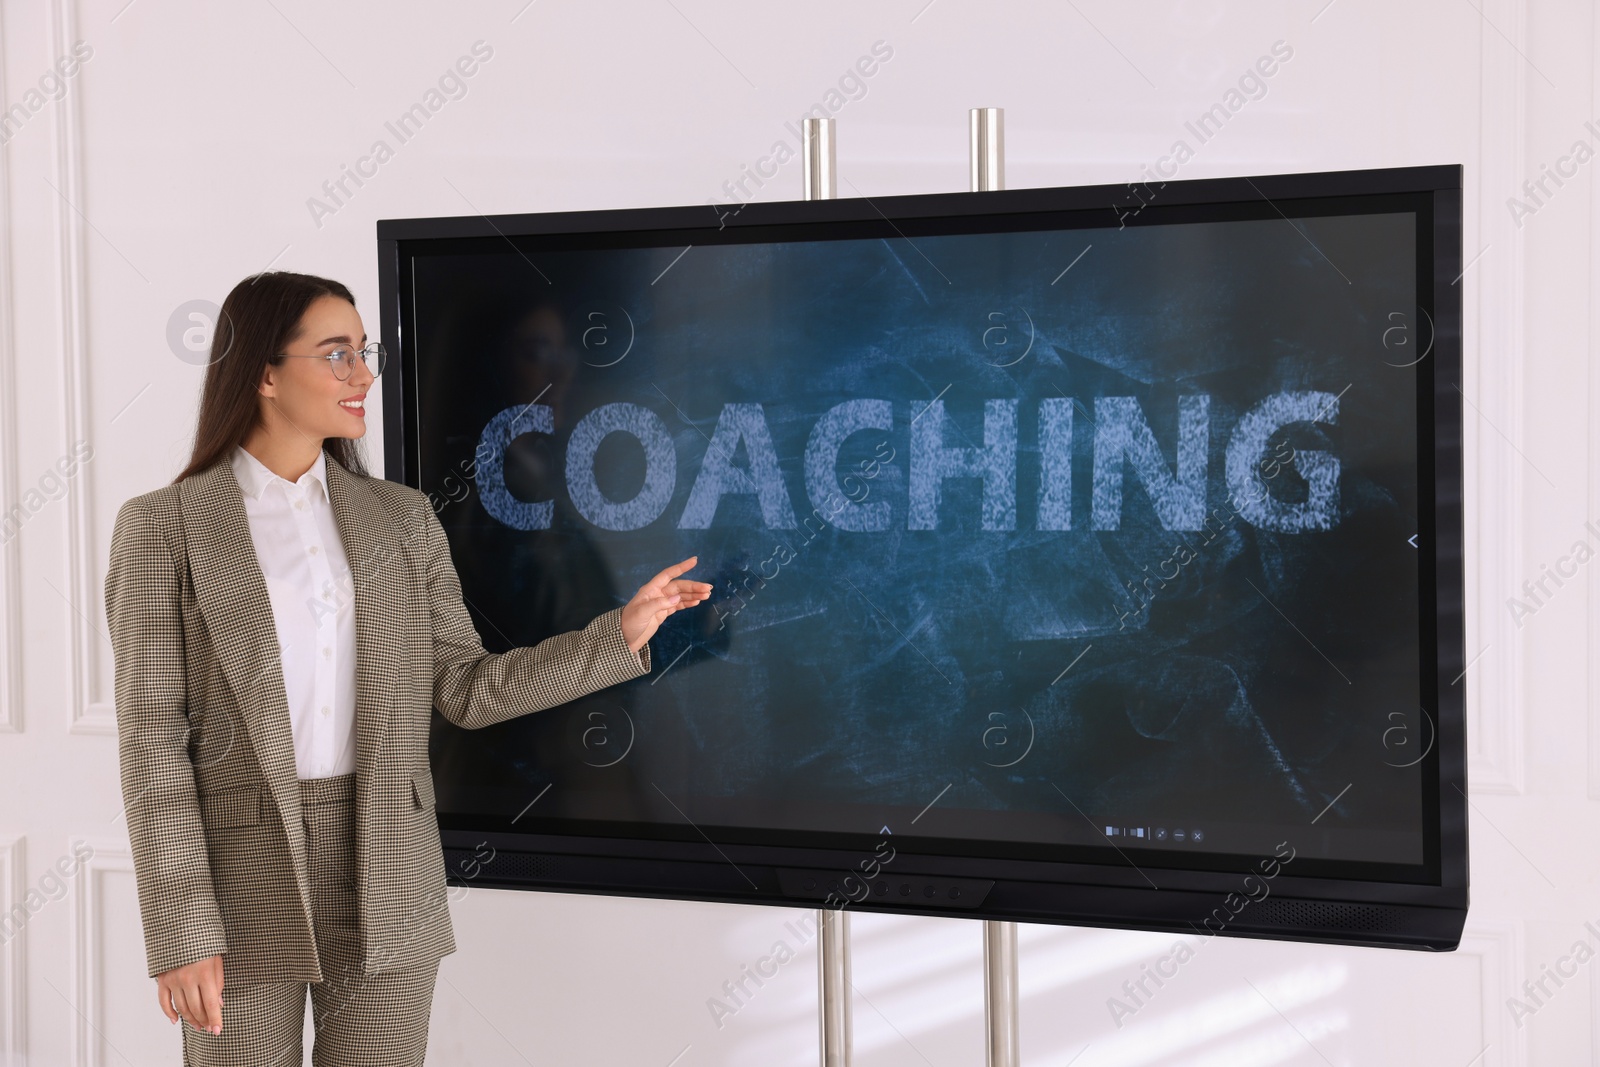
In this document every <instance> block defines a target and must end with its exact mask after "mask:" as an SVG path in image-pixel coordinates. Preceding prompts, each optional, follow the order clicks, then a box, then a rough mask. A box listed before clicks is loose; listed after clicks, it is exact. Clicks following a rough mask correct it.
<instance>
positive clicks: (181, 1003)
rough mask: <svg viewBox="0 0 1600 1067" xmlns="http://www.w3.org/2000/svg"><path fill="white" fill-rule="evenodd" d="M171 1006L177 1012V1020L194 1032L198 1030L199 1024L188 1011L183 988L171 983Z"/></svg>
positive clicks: (187, 1001) (192, 1013) (186, 998)
mask: <svg viewBox="0 0 1600 1067" xmlns="http://www.w3.org/2000/svg"><path fill="white" fill-rule="evenodd" d="M172 1006H173V1008H174V1009H176V1010H177V1012H178V1016H179V1018H181V1019H183V1021H184V1022H186V1023H188V1024H189V1025H190V1026H193V1027H194V1028H195V1029H196V1030H198V1029H200V1024H199V1023H197V1022H195V1020H194V1012H193V1011H191V1010H189V999H188V997H186V996H185V995H184V991H183V986H181V985H178V984H177V983H173V986H172Z"/></svg>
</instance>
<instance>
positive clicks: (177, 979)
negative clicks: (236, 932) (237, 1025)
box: [156, 956, 222, 1034]
mask: <svg viewBox="0 0 1600 1067" xmlns="http://www.w3.org/2000/svg"><path fill="white" fill-rule="evenodd" d="M156 999H157V1000H159V1001H160V1002H161V1010H162V1012H163V1013H164V1014H165V1015H166V1017H167V1018H168V1019H170V1020H172V1021H173V1022H177V1021H178V1017H179V1016H180V1015H181V1016H183V1018H184V1019H186V1020H188V1022H189V1025H190V1026H193V1027H194V1028H195V1029H196V1030H210V1031H211V1032H212V1033H214V1034H220V1033H222V957H221V956H207V957H206V958H205V959H203V960H195V961H194V962H193V963H186V964H184V965H183V966H182V967H174V968H173V969H172V970H170V971H162V972H161V973H160V974H159V975H158V976H157V977H156Z"/></svg>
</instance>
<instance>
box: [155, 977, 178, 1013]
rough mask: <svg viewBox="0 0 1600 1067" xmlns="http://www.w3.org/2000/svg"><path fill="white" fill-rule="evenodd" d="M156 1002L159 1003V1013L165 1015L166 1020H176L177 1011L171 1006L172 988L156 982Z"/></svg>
mask: <svg viewBox="0 0 1600 1067" xmlns="http://www.w3.org/2000/svg"><path fill="white" fill-rule="evenodd" d="M156 1003H157V1004H159V1005H161V1014H162V1015H165V1016H166V1017H167V1021H168V1022H172V1023H176V1022H177V1021H178V1012H177V1010H176V1009H174V1008H173V1006H172V990H170V989H167V988H165V987H164V986H163V985H162V984H161V983H160V982H159V981H157V982H156Z"/></svg>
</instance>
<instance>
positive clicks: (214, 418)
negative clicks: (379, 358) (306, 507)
mask: <svg viewBox="0 0 1600 1067" xmlns="http://www.w3.org/2000/svg"><path fill="white" fill-rule="evenodd" d="M322 296H336V297H338V298H339V299H340V300H348V301H349V302H350V306H351V307H354V306H355V302H356V298H355V297H354V296H351V295H350V290H349V289H347V288H346V287H345V286H344V285H342V284H340V283H339V282H336V281H334V280H332V279H331V278H319V277H317V276H316V275H314V274H295V273H292V272H290V271H279V270H274V271H266V272H263V273H261V274H252V275H250V276H249V277H248V278H245V279H244V280H243V281H241V282H240V283H239V284H238V285H235V286H234V287H233V291H232V292H231V293H229V294H228V296H227V299H225V300H224V301H223V302H222V312H221V314H219V315H218V316H217V327H216V330H215V331H214V332H213V334H212V337H211V361H210V363H209V364H208V365H207V366H206V380H205V385H204V386H203V387H202V388H201V392H200V416H199V421H198V423H197V425H196V426H195V432H194V451H193V452H192V453H191V454H190V456H189V465H188V466H186V467H184V468H183V470H182V471H181V472H179V474H178V476H177V477H176V478H174V479H172V480H173V482H174V483H177V482H180V481H182V480H183V479H184V478H187V477H188V476H189V475H191V474H198V473H199V472H201V471H203V470H206V469H208V468H210V467H211V466H212V465H213V464H215V463H218V462H220V461H222V460H225V459H227V458H228V457H229V456H230V455H232V453H233V449H234V447H235V446H237V445H241V444H243V443H244V439H245V438H246V437H248V436H250V431H252V430H254V429H255V428H256V426H257V425H258V424H259V423H260V422H261V403H260V394H259V393H257V392H256V389H257V387H258V386H259V385H260V384H261V376H262V375H263V374H264V373H266V368H267V365H268V364H274V365H276V364H279V363H281V362H282V360H281V359H279V358H278V353H280V352H282V351H283V348H284V346H285V345H287V344H288V343H289V342H291V341H292V340H294V336H295V333H296V331H297V330H298V329H299V328H300V318H301V316H303V315H304V314H305V313H306V309H307V308H309V307H310V306H311V304H312V301H314V300H316V299H317V298H318V297H322ZM358 444H359V442H358V441H356V440H353V439H351V438H348V437H328V438H324V439H323V442H322V451H323V452H325V453H327V454H328V457H329V458H330V459H333V460H335V461H337V462H338V464H339V465H340V466H341V467H343V468H344V469H345V470H347V471H350V472H351V473H352V474H356V475H359V476H361V477H370V474H369V472H368V470H367V465H366V462H365V460H363V459H362V456H361V450H360V449H359V448H358V447H357V446H358Z"/></svg>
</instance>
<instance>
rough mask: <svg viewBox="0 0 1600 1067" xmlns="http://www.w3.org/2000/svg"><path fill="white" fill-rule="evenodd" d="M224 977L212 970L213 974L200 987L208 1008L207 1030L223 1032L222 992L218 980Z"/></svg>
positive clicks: (214, 969)
mask: <svg viewBox="0 0 1600 1067" xmlns="http://www.w3.org/2000/svg"><path fill="white" fill-rule="evenodd" d="M221 977H222V976H221V975H220V974H218V973H217V969H216V968H212V970H211V973H210V974H208V975H207V976H206V980H205V981H204V982H202V983H201V985H200V996H201V998H202V1000H203V1001H204V1003H205V1008H206V1020H207V1021H206V1024H205V1025H206V1029H208V1030H216V1031H217V1032H218V1033H221V1032H222V990H221V988H219V986H218V984H217V979H219V978H221Z"/></svg>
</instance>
